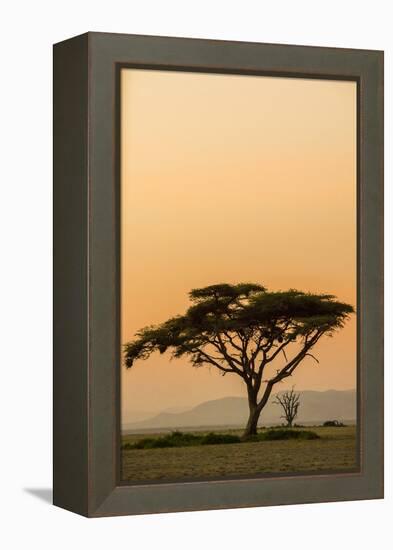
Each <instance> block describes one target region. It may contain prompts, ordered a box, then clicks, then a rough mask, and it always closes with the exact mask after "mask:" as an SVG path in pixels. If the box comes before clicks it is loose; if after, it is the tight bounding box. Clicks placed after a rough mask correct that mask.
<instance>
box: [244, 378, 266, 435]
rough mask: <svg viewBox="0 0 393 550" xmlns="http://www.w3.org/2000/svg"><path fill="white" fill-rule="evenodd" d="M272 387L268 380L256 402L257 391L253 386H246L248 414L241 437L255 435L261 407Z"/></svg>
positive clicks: (264, 403) (263, 405)
mask: <svg viewBox="0 0 393 550" xmlns="http://www.w3.org/2000/svg"><path fill="white" fill-rule="evenodd" d="M272 388H273V384H271V383H270V382H269V383H268V384H267V386H266V389H265V392H264V394H263V397H262V399H261V400H260V402H259V403H258V391H257V390H256V389H255V388H253V387H252V385H250V386H247V391H248V406H249V408H250V414H249V416H248V421H247V424H246V427H245V430H244V432H243V435H242V439H248V438H249V437H250V436H253V435H257V428H258V420H259V417H260V416H261V412H262V410H263V408H264V407H265V405H266V403H267V402H268V400H269V397H270V394H271V392H272Z"/></svg>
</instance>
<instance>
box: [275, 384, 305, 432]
mask: <svg viewBox="0 0 393 550" xmlns="http://www.w3.org/2000/svg"><path fill="white" fill-rule="evenodd" d="M273 403H275V404H276V405H280V406H281V407H282V410H283V411H284V414H283V415H282V416H281V418H284V419H285V420H286V421H287V426H288V427H289V428H292V424H293V421H294V420H295V418H296V417H297V413H298V411H299V406H300V393H295V391H294V389H293V388H292V389H291V391H286V392H284V393H282V394H279V393H278V394H277V395H276V396H275V400H274V401H273Z"/></svg>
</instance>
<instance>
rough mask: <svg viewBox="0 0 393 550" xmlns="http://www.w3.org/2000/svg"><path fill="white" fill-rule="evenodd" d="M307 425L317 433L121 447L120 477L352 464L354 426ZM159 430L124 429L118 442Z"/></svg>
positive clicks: (268, 471)
mask: <svg viewBox="0 0 393 550" xmlns="http://www.w3.org/2000/svg"><path fill="white" fill-rule="evenodd" d="M294 429H296V428H294ZM307 429H310V430H312V431H313V432H315V433H317V434H318V435H319V439H314V440H301V439H298V440H293V439H291V440H284V441H254V442H246V443H232V444H224V445H223V444H221V445H203V446H202V445H201V446H191V447H167V448H157V449H130V450H125V449H123V450H122V451H121V454H122V480H123V481H124V482H129V483H132V482H141V481H166V480H168V481H170V480H177V479H179V480H180V479H182V480H183V479H184V480H187V479H190V480H191V479H193V478H195V479H201V478H219V477H225V476H231V477H234V476H235V477H236V476H238V477H244V476H248V475H259V474H264V473H265V474H272V473H280V472H281V473H286V474H288V473H298V472H300V473H301V472H307V471H312V472H323V471H327V470H330V471H331V470H339V471H343V470H355V469H356V467H357V463H356V426H345V427H339V428H337V427H332V428H330V427H321V426H320V427H307ZM193 433H198V434H201V433H207V432H201V431H198V432H193ZM215 433H218V430H215ZM220 433H226V434H228V433H229V434H235V435H241V433H242V431H241V430H235V429H232V430H231V429H228V430H220ZM159 436H162V434H158V433H157V434H151V433H149V434H148V435H147V434H139V433H138V434H132V435H123V437H122V444H123V445H124V444H127V443H130V444H134V443H135V442H137V441H139V440H141V439H143V438H145V437H149V438H152V437H153V438H154V437H159Z"/></svg>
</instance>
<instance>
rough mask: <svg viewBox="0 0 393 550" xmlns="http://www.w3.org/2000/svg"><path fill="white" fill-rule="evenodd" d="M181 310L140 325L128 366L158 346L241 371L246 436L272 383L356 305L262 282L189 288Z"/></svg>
mask: <svg viewBox="0 0 393 550" xmlns="http://www.w3.org/2000/svg"><path fill="white" fill-rule="evenodd" d="M189 296H190V300H191V302H192V305H191V307H189V309H188V310H187V311H186V313H185V314H184V315H179V316H177V317H173V318H172V319H168V320H167V321H165V322H164V323H162V324H160V325H156V326H149V327H146V328H143V329H141V330H140V331H139V332H138V333H137V334H136V338H135V339H134V340H133V341H132V342H129V343H127V344H126V345H125V350H124V353H125V364H126V367H127V368H130V367H132V365H133V363H134V361H135V360H137V359H147V358H148V357H150V355H151V354H152V353H153V352H155V351H158V352H160V353H165V352H166V351H167V350H169V351H170V353H171V356H172V357H173V358H180V357H184V356H187V357H188V358H189V360H190V361H191V363H192V365H194V366H195V367H201V366H203V365H209V366H210V367H214V368H216V369H217V370H218V371H220V372H221V373H222V375H224V376H225V375H226V374H234V375H236V376H239V377H240V378H241V379H242V380H243V382H244V384H245V385H246V388H247V395H248V405H249V418H248V421H247V425H246V427H245V430H244V434H243V437H244V438H247V437H248V436H250V435H254V434H256V433H257V424H258V419H259V416H260V414H261V411H262V409H263V408H264V407H265V405H266V403H267V402H268V399H269V397H270V394H271V392H272V389H273V387H274V386H275V385H276V384H277V383H278V382H281V381H282V380H284V379H285V378H287V377H289V376H292V375H293V373H294V371H295V369H296V368H297V367H298V366H299V365H300V363H301V362H302V361H303V360H304V359H305V358H306V357H307V356H309V357H312V358H313V359H315V360H317V359H316V358H315V357H314V356H313V355H312V354H311V353H310V351H311V349H312V348H313V347H314V346H315V345H316V344H317V342H318V341H319V340H320V338H321V337H322V336H323V335H329V336H331V335H333V333H334V332H335V331H336V330H337V329H340V328H341V327H342V326H343V325H344V323H345V321H346V319H347V318H348V316H349V314H351V313H352V312H353V308H352V306H351V305H349V304H345V303H341V302H339V301H337V300H336V299H335V297H334V296H332V295H329V294H311V293H304V292H300V291H297V290H288V291H286V292H267V290H266V289H265V288H264V287H263V286H261V285H259V284H250V283H241V284H237V285H230V284H218V285H212V286H208V287H205V288H198V289H194V290H191V292H190V293H189Z"/></svg>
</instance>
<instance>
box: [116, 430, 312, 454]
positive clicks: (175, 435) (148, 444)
mask: <svg viewBox="0 0 393 550" xmlns="http://www.w3.org/2000/svg"><path fill="white" fill-rule="evenodd" d="M286 439H319V435H318V434H316V433H315V432H312V431H309V430H288V429H270V430H267V431H264V432H261V433H258V434H256V435H254V436H252V437H251V438H249V439H248V440H247V442H250V441H255V442H258V441H277V440H286ZM244 442H245V440H244V439H243V438H241V437H240V436H238V435H233V434H218V433H214V432H210V433H208V434H204V435H195V434H192V433H184V432H179V431H174V432H171V433H170V434H167V435H164V436H160V437H156V438H152V437H146V438H143V439H140V440H139V441H136V442H135V443H124V444H123V445H122V447H121V448H122V450H125V451H130V450H134V449H162V448H164V447H195V446H198V445H225V444H231V443H244Z"/></svg>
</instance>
